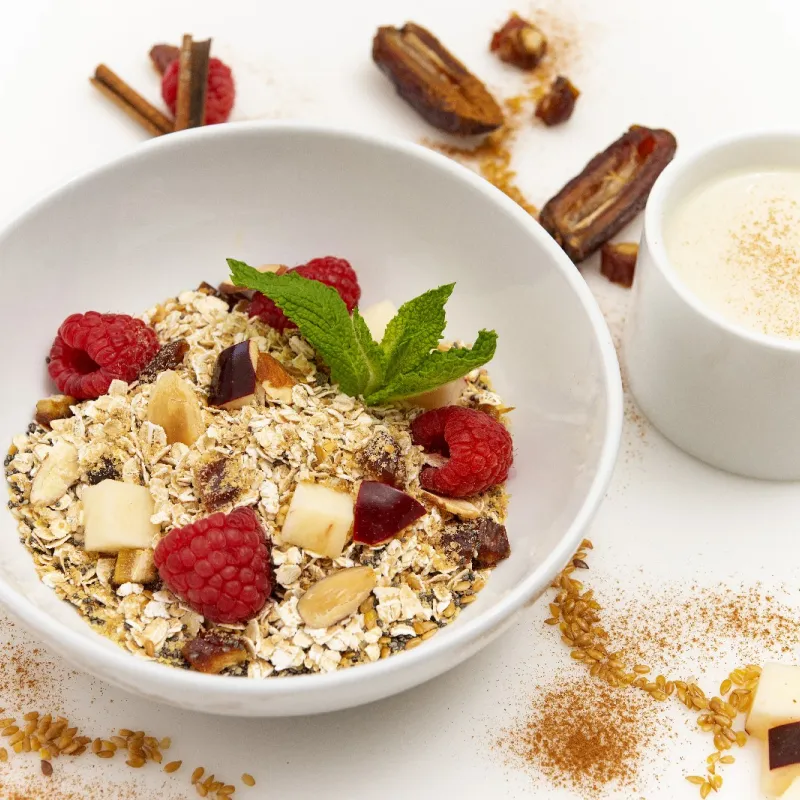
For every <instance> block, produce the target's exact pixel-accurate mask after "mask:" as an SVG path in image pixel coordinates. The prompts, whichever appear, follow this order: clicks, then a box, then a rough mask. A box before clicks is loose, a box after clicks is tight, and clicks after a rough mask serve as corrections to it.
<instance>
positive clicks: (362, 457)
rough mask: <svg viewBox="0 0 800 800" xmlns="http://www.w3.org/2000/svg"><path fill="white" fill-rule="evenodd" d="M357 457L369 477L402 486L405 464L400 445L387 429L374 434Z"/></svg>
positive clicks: (391, 484)
mask: <svg viewBox="0 0 800 800" xmlns="http://www.w3.org/2000/svg"><path fill="white" fill-rule="evenodd" d="M356 459H357V460H358V463H359V464H360V466H361V468H362V469H363V470H364V472H365V473H366V474H367V476H368V477H370V478H372V479H373V480H376V481H380V482H381V483H388V484H389V485H390V486H395V487H397V486H402V485H403V483H404V481H405V466H404V463H403V456H402V452H401V450H400V445H399V444H398V443H397V442H396V441H395V439H394V438H393V437H392V436H390V435H389V434H388V433H386V432H385V431H378V432H377V433H375V434H373V435H372V437H371V438H370V439H369V441H368V442H367V443H366V445H364V447H363V448H362V449H361V450H359V451H358V453H357V454H356Z"/></svg>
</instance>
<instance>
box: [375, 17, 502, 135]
mask: <svg viewBox="0 0 800 800" xmlns="http://www.w3.org/2000/svg"><path fill="white" fill-rule="evenodd" d="M372 58H373V60H374V61H375V63H376V64H377V65H378V67H379V68H380V69H381V70H382V71H383V72H384V73H385V74H386V75H387V76H388V77H389V80H391V81H392V83H394V85H395V88H396V89H397V93H398V94H399V95H400V97H402V98H403V99H404V100H405V101H406V102H407V103H408V104H409V105H410V106H411V107H412V108H413V109H414V110H415V111H416V112H417V113H418V114H419V115H420V116H422V117H423V118H424V119H425V120H426V121H427V122H429V123H430V124H431V125H433V126H434V127H436V128H439V129H440V130H443V131H447V132H448V133H454V134H457V135H459V136H470V135H473V134H478V133H488V132H489V131H493V130H496V129H497V128H499V127H500V126H501V125H502V124H503V112H502V110H501V109H500V106H499V105H498V104H497V102H496V101H495V99H494V98H493V97H492V95H491V94H489V91H488V90H487V88H486V87H485V86H484V85H483V83H481V81H480V80H478V78H476V77H475V76H474V75H473V74H472V73H471V72H470V71H469V70H468V69H467V68H466V67H465V66H464V65H463V64H462V63H461V62H460V61H459V60H458V59H457V58H455V56H453V55H452V54H451V53H450V52H449V51H448V50H447V49H446V48H445V47H444V46H443V45H442V43H441V42H440V41H439V40H438V39H437V38H436V37H435V36H434V35H433V34H432V33H431V32H430V31H428V30H426V29H425V28H423V27H421V26H420V25H416V24H414V23H413V22H407V23H406V24H405V25H404V26H403V27H402V28H393V27H390V26H386V27H382V28H378V32H377V33H376V34H375V39H374V40H373V42H372Z"/></svg>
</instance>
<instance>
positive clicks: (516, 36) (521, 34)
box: [489, 14, 547, 69]
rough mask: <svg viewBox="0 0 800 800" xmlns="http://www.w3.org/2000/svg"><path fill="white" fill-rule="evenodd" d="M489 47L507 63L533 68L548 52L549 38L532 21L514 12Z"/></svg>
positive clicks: (497, 32) (496, 33) (523, 67)
mask: <svg viewBox="0 0 800 800" xmlns="http://www.w3.org/2000/svg"><path fill="white" fill-rule="evenodd" d="M489 49H490V50H491V51H492V52H493V53H497V55H498V57H499V58H500V60H501V61H505V62H506V63H507V64H513V65H514V66H515V67H519V68H520V69H533V68H534V67H535V66H536V65H537V64H538V63H539V62H540V61H541V60H542V59H543V58H544V54H545V53H546V52H547V39H546V38H545V35H544V34H543V33H542V32H541V31H540V30H539V29H538V28H537V27H536V26H535V25H534V24H533V23H532V22H528V21H527V20H525V19H522V17H521V16H520V15H519V14H512V15H511V16H510V17H509V18H508V21H507V22H506V24H505V25H503V27H502V28H500V30H499V31H495V33H494V35H493V36H492V42H491V44H490V45H489Z"/></svg>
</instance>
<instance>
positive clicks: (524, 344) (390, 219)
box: [0, 123, 622, 716]
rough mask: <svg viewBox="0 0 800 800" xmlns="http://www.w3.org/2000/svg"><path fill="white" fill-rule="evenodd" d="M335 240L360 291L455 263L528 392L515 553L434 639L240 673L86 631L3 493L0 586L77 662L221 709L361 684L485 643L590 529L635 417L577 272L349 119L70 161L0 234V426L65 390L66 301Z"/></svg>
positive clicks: (439, 160)
mask: <svg viewBox="0 0 800 800" xmlns="http://www.w3.org/2000/svg"><path fill="white" fill-rule="evenodd" d="M324 254H335V255H341V256H344V257H346V258H348V259H349V260H350V261H351V262H352V263H353V265H354V266H355V268H356V269H357V271H358V274H359V277H360V281H361V285H362V288H363V298H364V303H365V304H367V303H371V302H374V301H378V300H381V299H384V298H388V299H391V300H392V301H394V302H395V303H396V304H399V303H400V302H402V301H404V300H406V299H408V298H411V297H413V296H415V295H417V294H419V293H421V292H422V291H424V290H426V289H429V288H431V287H433V286H436V285H439V284H442V283H445V282H448V281H453V280H455V281H457V287H456V291H455V295H454V297H453V298H452V300H451V301H450V304H449V306H448V312H449V321H450V325H449V328H448V333H449V334H451V335H452V336H453V337H470V336H473V335H474V334H475V333H476V332H477V330H478V328H480V327H489V328H491V327H494V328H496V329H497V331H498V333H499V337H500V339H499V348H498V354H497V357H496V358H495V360H494V363H493V365H492V374H493V376H494V378H495V381H496V384H497V386H498V388H499V390H500V391H501V392H502V393H503V394H504V397H505V398H506V399H507V400H508V402H509V403H510V404H511V405H513V406H516V411H514V412H513V421H514V425H513V435H514V441H515V454H516V456H515V457H516V462H515V468H514V475H513V478H512V480H511V482H510V491H511V492H512V494H513V499H512V501H511V510H510V516H509V520H508V529H509V537H510V540H511V547H512V554H511V557H510V558H509V559H508V560H507V561H505V562H504V563H502V564H501V565H500V566H499V567H498V568H497V569H496V570H495V571H494V573H493V574H492V575H491V578H490V580H489V582H488V584H487V586H486V588H485V589H484V590H483V592H481V594H480V596H479V599H478V601H477V602H475V603H473V604H472V605H471V606H470V607H469V609H468V610H467V611H466V612H465V613H463V614H462V615H461V616H460V617H459V619H458V620H457V621H456V622H455V624H453V625H452V626H448V627H447V628H445V629H443V630H442V632H441V633H440V634H439V635H438V636H436V637H434V638H433V639H431V640H430V641H427V642H425V644H424V645H423V646H422V647H419V648H416V649H414V650H412V651H409V652H408V653H403V654H400V655H397V656H393V657H391V658H389V659H386V660H384V661H379V662H377V663H374V664H369V665H366V666H360V667H357V668H354V669H350V670H344V671H341V672H336V673H331V674H324V675H317V674H315V675H302V676H292V677H283V678H270V679H267V680H248V679H243V678H230V677H224V676H223V677H220V676H208V675H202V674H200V673H196V672H189V671H186V670H180V669H175V668H171V667H167V666H163V665H160V664H157V663H151V662H148V661H146V660H144V659H141V658H137V657H135V656H132V655H130V654H128V653H127V652H125V651H123V650H122V649H120V648H119V647H117V646H116V645H114V644H112V643H111V642H110V641H108V640H106V639H105V638H103V637H102V636H100V635H98V634H96V633H94V632H93V631H92V630H91V629H90V628H89V626H88V625H86V624H85V623H84V621H83V620H82V619H80V617H79V616H78V615H77V614H76V613H75V612H74V610H72V608H71V607H70V606H69V605H67V604H66V603H63V602H60V601H59V600H57V599H56V597H55V595H54V594H53V592H52V591H51V590H50V589H48V588H47V587H46V586H44V585H42V584H41V583H40V582H39V581H38V579H37V578H36V575H35V573H34V569H33V565H32V561H31V559H30V557H29V555H28V553H27V552H26V551H25V549H24V548H23V547H22V545H21V544H20V543H19V539H18V537H17V534H16V526H15V523H14V520H13V519H12V517H11V515H10V514H7V515H5V516H4V517H3V519H2V524H0V536H1V537H2V548H3V554H4V557H3V559H2V562H0V602H2V604H3V605H4V606H5V607H6V608H7V609H8V610H9V611H10V612H11V613H12V614H13V615H14V616H15V617H17V618H18V619H19V620H21V621H22V622H24V623H25V624H26V625H27V626H29V627H30V628H31V629H32V630H33V631H34V632H35V634H36V635H37V636H38V637H40V638H41V639H42V641H44V642H45V643H46V644H47V645H48V646H50V647H52V649H53V650H55V651H57V652H58V653H60V654H61V655H63V656H64V657H65V658H67V659H68V660H69V661H71V662H72V663H73V664H75V665H76V666H78V667H80V668H82V669H85V670H87V671H88V672H91V673H93V674H94V675H96V676H98V677H99V678H102V679H104V680H107V681H109V682H111V683H114V684H116V685H118V686H120V687H122V688H124V689H127V690H129V691H131V692H135V693H138V694H141V695H143V696H145V697H147V698H150V699H156V700H161V701H163V702H166V703H169V704H172V705H178V706H181V707H184V708H191V709H196V710H198V711H205V712H210V713H216V714H231V715H242V716H286V715H294V714H311V713H317V712H322V711H332V710H335V709H340V708H346V707H349V706H355V705H358V704H361V703H367V702H370V701H372V700H376V699H379V698H382V697H386V696H388V695H391V694H394V693H396V692H400V691H403V690H405V689H408V688H410V687H412V686H415V685H417V684H419V683H422V682H423V681H426V680H428V679H430V678H432V677H434V676H436V675H439V674H441V673H443V672H444V671H445V670H448V669H450V668H451V667H453V666H455V665H456V664H458V663H459V662H461V661H463V660H464V659H465V658H467V657H469V656H470V655H472V654H474V653H475V652H477V651H478V650H479V649H480V648H481V647H483V646H484V645H486V644H487V643H488V642H490V641H491V640H492V639H493V638H494V637H495V636H497V635H498V634H499V633H500V632H501V631H502V630H504V629H505V628H507V627H508V626H509V625H510V623H511V622H512V620H513V618H514V615H515V612H516V611H518V610H519V609H520V608H522V607H523V606H524V605H525V604H526V603H528V602H530V601H531V600H533V599H535V598H536V597H538V596H539V595H540V594H541V593H542V592H543V591H544V589H545V588H546V587H547V586H548V584H549V583H550V581H551V580H552V579H553V577H554V576H555V575H556V574H557V573H558V571H559V570H560V569H561V568H562V567H563V566H564V565H565V564H566V562H567V561H568V559H569V557H570V556H571V554H572V553H573V552H574V550H575V548H576V547H577V546H578V544H579V543H580V541H581V538H582V536H583V535H584V531H585V530H586V527H587V525H588V523H589V521H590V519H591V517H592V515H593V514H594V513H595V511H596V509H597V507H598V505H599V503H600V501H601V499H602V497H603V494H604V492H605V489H606V486H607V484H608V481H609V478H610V476H611V472H612V469H613V466H614V461H615V457H616V454H617V448H618V444H619V437H620V430H621V421H622V393H621V385H620V378H619V372H618V367H617V361H616V356H615V352H614V348H613V345H612V342H611V338H610V336H609V333H608V330H607V328H606V326H605V323H604V321H603V318H602V316H601V314H600V311H599V310H598V308H597V306H596V305H595V302H594V300H593V298H592V296H591V294H590V293H589V290H588V289H587V287H586V285H585V283H584V281H583V279H582V278H581V276H580V274H579V273H578V271H577V270H576V269H575V267H574V266H573V265H572V264H571V263H570V261H569V259H568V258H567V257H566V256H565V255H564V253H563V252H562V251H561V250H560V249H559V248H558V246H557V245H556V244H555V243H554V242H553V240H552V239H551V238H550V237H549V236H548V235H547V234H546V233H545V232H544V231H543V230H542V229H541V228H540V227H539V226H538V225H537V224H536V223H535V222H534V221H533V220H532V219H531V218H530V217H529V216H528V215H527V214H526V213H525V212H524V211H522V209H520V208H519V206H517V205H516V204H515V203H513V202H512V201H511V200H509V199H508V198H506V197H505V196H504V195H502V194H501V193H500V192H499V191H497V190H496V189H494V188H493V187H492V186H490V185H489V184H488V183H486V182H485V181H483V180H482V179H480V178H478V177H476V176H475V175H474V174H472V173H471V172H469V171H468V170H466V169H464V168H462V167H460V166H458V165H456V164H454V163H453V162H452V161H450V160H448V159H446V158H444V157H442V156H439V155H437V154H435V153H432V152H430V151H429V150H426V149H424V148H422V147H418V146H416V145H413V144H408V143H404V142H395V141H385V140H379V139H375V138H371V137H368V136H363V135H358V134H354V133H346V132H341V131H333V130H330V129H322V128H316V127H309V126H300V125H295V124H272V123H256V124H249V123H248V124H236V125H220V126H213V127H209V128H204V129H201V130H197V131H192V132H188V133H180V134H173V135H170V136H166V137H163V138H161V139H159V140H156V141H153V142H152V143H148V144H147V145H144V146H142V147H140V148H138V149H137V150H136V151H134V152H133V153H131V154H130V155H129V156H126V157H125V158H122V159H120V160H118V161H116V162H114V163H112V164H109V165H107V166H105V167H102V168H100V169H98V170H95V171H93V172H91V173H90V174H88V175H86V176H84V177H82V178H80V179H79V180H76V181H73V182H72V183H69V184H68V185H67V186H65V187H63V188H62V189H60V190H59V191H57V192H56V193H55V194H52V195H50V196H49V197H47V198H46V199H44V200H43V201H41V202H40V203H38V204H37V205H36V206H35V207H34V208H32V209H31V210H30V211H28V212H27V213H26V214H25V215H23V216H22V217H21V218H20V219H19V220H18V221H17V222H16V223H14V224H13V225H12V226H11V227H10V228H8V229H7V230H6V231H5V232H3V233H2V234H0V263H2V264H3V273H4V276H5V278H4V283H5V291H4V292H3V300H2V304H3V313H2V315H0V331H1V332H2V341H3V342H4V343H5V347H4V348H3V354H2V356H0V358H1V359H2V362H1V363H2V371H3V374H5V375H6V384H5V391H3V392H2V394H0V412H1V413H0V440H2V441H4V442H9V441H10V439H11V437H12V436H13V435H14V434H15V433H18V432H20V431H22V430H24V429H25V427H26V426H27V424H28V422H29V421H30V418H31V412H32V408H33V405H34V403H35V401H36V400H37V399H39V398H40V397H42V396H44V395H46V394H47V393H50V392H52V387H51V386H50V384H49V382H48V380H47V377H46V372H45V364H44V358H45V355H46V353H47V351H48V348H49V345H50V344H51V342H52V339H53V336H54V334H55V331H56V329H57V327H58V325H59V324H60V322H61V321H62V320H63V319H64V318H65V317H66V316H67V315H68V314H70V313H72V312H76V311H86V310H89V309H95V310H100V311H125V312H130V313H136V312H139V311H142V310H144V309H145V308H147V307H149V306H150V305H152V304H153V303H155V302H157V301H159V300H161V299H164V298H166V297H169V296H171V295H175V294H176V293H178V292H180V291H181V290H184V289H187V288H193V287H195V286H196V285H197V284H198V283H199V282H200V281H202V280H207V281H219V280H222V279H224V278H225V277H226V267H225V257H226V256H232V257H236V258H240V259H243V260H245V261H249V262H251V263H264V262H278V263H281V262H283V263H289V264H293V263H300V262H302V261H304V260H307V259H309V258H311V257H314V256H318V255H324ZM12 382H13V390H12Z"/></svg>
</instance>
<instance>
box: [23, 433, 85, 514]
mask: <svg viewBox="0 0 800 800" xmlns="http://www.w3.org/2000/svg"><path fill="white" fill-rule="evenodd" d="M79 475H80V471H79V469H78V451H77V450H76V449H75V447H74V445H71V444H70V443H69V442H64V441H61V442H57V443H56V444H55V446H54V447H53V449H52V450H51V451H50V452H49V453H48V455H47V457H46V458H45V460H44V461H43V462H42V466H41V467H39V469H38V471H37V472H36V475H35V476H34V478H33V483H32V484H31V505H32V506H51V505H53V503H55V502H56V501H57V500H60V499H61V498H62V497H63V496H64V495H65V494H66V493H67V489H69V487H70V486H72V484H73V483H75V481H77V480H78V476H79Z"/></svg>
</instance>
